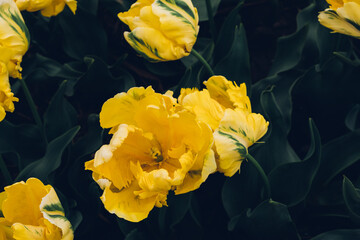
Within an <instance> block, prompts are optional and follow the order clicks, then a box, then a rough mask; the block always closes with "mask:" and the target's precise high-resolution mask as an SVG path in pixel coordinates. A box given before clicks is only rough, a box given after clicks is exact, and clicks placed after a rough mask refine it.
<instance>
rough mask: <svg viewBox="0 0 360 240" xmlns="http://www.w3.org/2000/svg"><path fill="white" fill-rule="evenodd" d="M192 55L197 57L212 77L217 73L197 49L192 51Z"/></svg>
mask: <svg viewBox="0 0 360 240" xmlns="http://www.w3.org/2000/svg"><path fill="white" fill-rule="evenodd" d="M191 54H192V55H193V56H194V57H196V58H197V59H198V60H199V61H200V62H201V63H202V64H203V65H204V67H205V68H206V69H207V70H208V72H209V73H210V75H211V76H214V75H215V73H214V71H213V70H212V68H211V67H210V65H209V63H208V62H207V61H206V60H205V59H204V58H203V57H202V56H201V55H200V53H198V51H196V50H195V49H192V51H191Z"/></svg>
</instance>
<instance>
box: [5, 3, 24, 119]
mask: <svg viewBox="0 0 360 240" xmlns="http://www.w3.org/2000/svg"><path fill="white" fill-rule="evenodd" d="M0 8H1V11H0V121H2V120H3V119H4V117H5V111H7V112H13V111H14V103H13V102H15V101H18V99H17V98H15V97H14V94H13V93H12V92H11V89H10V82H9V76H10V77H13V78H20V79H21V73H20V72H21V70H22V68H21V66H20V63H21V61H22V57H23V55H24V54H25V53H26V51H27V49H28V47H29V31H28V29H27V27H26V25H25V23H24V19H23V18H22V16H21V13H20V11H19V9H18V8H17V7H16V4H15V2H14V1H13V0H0Z"/></svg>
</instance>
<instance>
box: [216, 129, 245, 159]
mask: <svg viewBox="0 0 360 240" xmlns="http://www.w3.org/2000/svg"><path fill="white" fill-rule="evenodd" d="M217 132H218V133H219V134H220V135H222V136H225V137H227V138H228V139H230V140H232V141H233V143H234V145H235V146H236V148H234V149H232V151H237V152H238V153H239V154H240V155H241V157H244V158H245V156H246V154H247V149H246V147H245V146H244V145H243V144H242V143H240V142H239V141H238V140H237V139H236V138H235V137H234V136H233V135H231V134H229V133H226V132H223V131H221V130H219V131H217Z"/></svg>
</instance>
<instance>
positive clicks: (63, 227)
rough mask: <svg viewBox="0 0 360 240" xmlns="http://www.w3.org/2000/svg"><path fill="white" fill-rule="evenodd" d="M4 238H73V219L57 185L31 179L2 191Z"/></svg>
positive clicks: (0, 206)
mask: <svg viewBox="0 0 360 240" xmlns="http://www.w3.org/2000/svg"><path fill="white" fill-rule="evenodd" d="M0 209H1V211H2V214H3V217H0V239H1V236H3V237H4V236H5V239H6V237H7V239H16V240H34V239H35V240H46V239H53V240H71V239H73V238H74V236H73V230H72V228H71V224H70V222H69V221H68V220H67V218H66V217H65V213H64V209H63V207H62V205H61V203H60V201H59V198H58V196H57V195H56V192H55V190H54V188H53V187H52V186H50V185H44V184H43V183H42V182H41V181H40V180H39V179H36V178H29V179H28V180H27V181H26V183H25V182H23V181H22V182H17V183H15V184H13V185H11V186H7V187H5V192H2V193H0Z"/></svg>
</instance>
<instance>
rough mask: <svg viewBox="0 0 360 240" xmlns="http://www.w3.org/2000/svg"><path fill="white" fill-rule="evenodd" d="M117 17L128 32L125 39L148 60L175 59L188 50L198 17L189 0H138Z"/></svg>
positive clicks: (191, 44) (188, 51)
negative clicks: (127, 27) (125, 25)
mask: <svg viewBox="0 0 360 240" xmlns="http://www.w3.org/2000/svg"><path fill="white" fill-rule="evenodd" d="M118 17H119V18H120V20H121V21H123V22H124V23H125V24H127V25H128V26H129V28H130V30H131V32H125V33H124V36H125V39H126V40H127V42H128V43H129V44H130V45H131V46H132V47H133V48H134V49H135V51H136V52H138V53H139V54H140V55H141V56H143V57H144V58H146V59H147V60H149V61H153V62H154V61H171V60H177V59H180V58H182V57H184V56H187V55H189V54H190V52H191V50H192V47H193V45H194V44H195V41H196V38H197V34H198V32H199V26H198V22H199V17H198V13H197V10H196V8H194V6H193V4H192V2H191V1H189V0H138V1H137V2H136V3H134V4H133V5H132V6H131V8H130V9H129V11H127V12H123V13H119V14H118Z"/></svg>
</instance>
